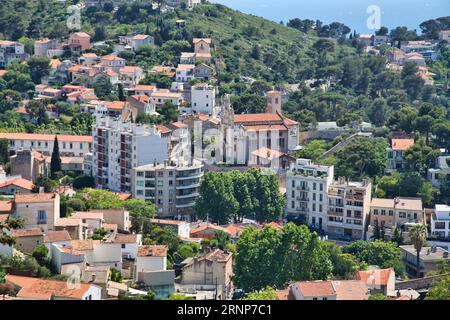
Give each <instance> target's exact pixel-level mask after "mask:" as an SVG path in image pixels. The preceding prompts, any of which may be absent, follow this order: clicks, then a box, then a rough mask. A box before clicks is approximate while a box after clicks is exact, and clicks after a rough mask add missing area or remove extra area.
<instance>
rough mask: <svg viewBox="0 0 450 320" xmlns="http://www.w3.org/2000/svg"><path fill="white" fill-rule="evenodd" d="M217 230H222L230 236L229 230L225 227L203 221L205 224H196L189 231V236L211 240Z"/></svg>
mask: <svg viewBox="0 0 450 320" xmlns="http://www.w3.org/2000/svg"><path fill="white" fill-rule="evenodd" d="M217 231H223V232H225V233H228V234H229V235H230V236H231V235H232V233H231V232H230V231H229V230H227V229H226V228H223V227H221V226H218V225H216V224H211V223H205V224H202V225H200V226H198V227H197V228H195V229H192V230H191V232H190V236H191V237H192V238H202V239H209V240H211V239H213V238H214V236H215V233H216V232H217Z"/></svg>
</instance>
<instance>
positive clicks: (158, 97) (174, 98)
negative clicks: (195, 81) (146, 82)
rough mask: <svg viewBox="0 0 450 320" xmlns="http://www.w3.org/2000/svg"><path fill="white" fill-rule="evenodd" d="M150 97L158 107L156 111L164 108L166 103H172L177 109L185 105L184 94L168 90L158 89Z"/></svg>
mask: <svg viewBox="0 0 450 320" xmlns="http://www.w3.org/2000/svg"><path fill="white" fill-rule="evenodd" d="M150 97H151V98H152V102H153V104H154V105H155V107H156V111H158V110H159V109H160V108H163V107H164V105H165V103H166V102H170V103H172V104H173V105H174V106H176V107H178V108H179V107H180V106H181V104H182V103H183V94H182V93H179V92H172V91H170V90H168V89H158V90H156V91H155V92H153V93H152V94H151V95H150Z"/></svg>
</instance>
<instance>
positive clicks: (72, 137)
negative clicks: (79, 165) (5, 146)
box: [0, 132, 92, 143]
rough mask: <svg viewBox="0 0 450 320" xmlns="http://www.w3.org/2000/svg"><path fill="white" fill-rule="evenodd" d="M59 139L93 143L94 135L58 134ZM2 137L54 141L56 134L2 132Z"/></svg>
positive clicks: (0, 136) (0, 137)
mask: <svg viewBox="0 0 450 320" xmlns="http://www.w3.org/2000/svg"><path fill="white" fill-rule="evenodd" d="M56 136H57V137H58V141H60V142H61V141H62V142H88V143H92V136H76V135H63V134H60V135H56ZM0 139H8V140H34V141H54V140H55V135H54V134H38V133H16V132H14V133H13V132H11V133H7V132H1V133H0Z"/></svg>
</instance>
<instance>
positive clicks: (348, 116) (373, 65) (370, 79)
mask: <svg viewBox="0 0 450 320" xmlns="http://www.w3.org/2000/svg"><path fill="white" fill-rule="evenodd" d="M76 2H77V1H72V2H70V1H67V3H66V4H61V2H57V1H52V0H31V1H24V0H3V1H2V10H1V11H0V38H5V39H11V40H19V41H21V42H23V43H25V44H26V50H28V51H29V52H30V53H32V51H33V39H38V38H43V37H50V38H62V37H64V36H67V34H69V33H70V31H69V30H68V29H67V26H66V23H65V19H66V18H67V16H68V14H67V13H66V7H67V6H69V5H71V4H73V3H76ZM99 3H100V5H99V6H95V7H89V8H84V9H83V10H82V11H81V12H82V16H81V22H82V27H81V30H82V31H85V32H88V33H89V34H91V35H92V36H93V40H94V41H104V40H105V41H106V42H107V43H108V42H109V40H112V39H116V38H117V36H119V35H126V34H129V33H133V32H141V33H149V34H152V35H153V36H154V37H155V41H156V44H157V45H158V46H157V47H146V48H143V49H141V50H139V51H137V52H135V53H133V52H121V53H120V55H121V56H122V57H124V58H126V60H127V63H128V64H131V65H139V66H141V67H143V68H144V70H149V69H150V68H151V67H153V66H154V65H158V64H163V65H173V66H176V65H177V63H178V58H179V55H180V53H181V52H182V51H190V50H192V44H191V43H192V38H194V37H211V38H212V39H213V46H214V48H215V50H214V53H213V63H214V64H215V66H216V69H217V73H218V74H217V77H218V80H219V87H220V90H219V91H220V93H221V94H223V93H231V94H234V97H233V100H232V101H233V105H234V108H235V110H236V112H238V113H241V112H261V111H262V110H264V104H265V101H264V98H263V97H262V95H263V93H264V92H265V91H266V90H267V89H268V88H270V87H271V86H274V85H275V86H281V87H283V86H284V87H286V85H287V84H296V85H298V89H297V90H296V92H295V93H293V94H291V95H290V96H289V100H288V101H286V102H285V104H284V106H283V109H284V112H285V113H286V114H287V115H289V116H290V117H292V118H294V119H295V120H297V121H299V122H300V123H301V125H302V128H307V127H308V126H310V125H314V124H315V123H316V122H317V121H338V122H339V123H340V124H342V125H345V124H347V123H351V122H355V121H356V122H359V121H368V122H371V123H372V124H374V125H375V126H376V127H379V128H380V129H381V128H383V127H384V126H386V125H388V126H389V128H390V129H391V130H402V131H407V132H415V131H418V130H419V131H420V132H423V133H425V132H426V133H427V134H428V133H429V132H430V131H431V130H432V129H431V128H432V127H433V126H434V125H435V124H436V123H437V122H439V123H442V122H443V121H444V119H447V120H448V118H449V117H450V112H449V109H450V108H449V99H448V97H449V95H450V94H449V83H448V78H449V70H450V69H449V67H450V49H449V47H448V45H444V44H442V45H441V44H440V49H439V50H440V58H439V59H438V60H436V61H434V62H432V61H428V62H427V63H428V67H429V70H430V71H431V72H432V74H433V78H434V79H433V80H434V85H425V82H424V80H423V79H422V78H421V77H420V76H419V75H418V74H417V69H416V68H415V67H414V66H405V68H404V69H403V71H402V72H397V71H396V70H390V69H387V68H386V61H387V60H386V56H385V52H386V51H387V50H390V48H389V47H387V46H386V47H382V48H380V54H378V55H374V54H369V53H367V52H366V51H365V50H364V46H363V45H362V44H361V42H360V41H358V39H357V36H358V35H357V34H355V33H351V30H350V29H349V28H348V27H346V26H345V25H344V24H342V23H339V22H334V23H331V24H330V25H324V24H323V23H322V22H320V21H311V20H300V19H293V20H291V21H289V22H287V26H285V25H282V24H280V23H275V22H271V21H269V20H266V19H263V18H259V17H255V16H252V15H247V14H243V13H240V12H237V11H234V10H231V9H229V8H227V7H225V6H222V5H217V4H204V5H199V6H197V7H195V9H194V10H192V11H190V10H184V9H175V10H173V9H166V8H163V9H160V8H158V7H154V6H152V4H151V2H150V1H133V2H130V3H127V4H124V5H120V6H119V7H114V5H113V3H112V2H109V1H107V0H106V1H101V2H99ZM179 19H184V20H186V27H185V28H179V27H177V25H176V21H177V20H179ZM421 27H422V29H423V31H424V33H423V34H424V36H430V37H435V36H436V35H437V31H438V30H440V29H444V28H448V27H449V19H448V17H446V18H440V19H436V20H430V21H428V22H426V23H423V24H422V25H421ZM380 32H383V33H388V32H389V30H387V29H386V28H384V29H383V30H380ZM390 35H391V37H392V38H393V39H397V40H405V39H407V40H411V39H419V37H420V36H418V35H417V34H416V32H415V31H411V30H407V29H406V30H405V28H402V27H398V28H396V29H393V30H391V32H390ZM110 50H111V51H112V47H111V49H110ZM111 51H109V52H111ZM109 52H108V50H99V52H97V53H98V54H107V53H109ZM69 58H76V57H74V56H73V55H72V56H69ZM311 79H321V81H315V84H313V85H316V86H318V85H323V84H326V85H327V89H326V90H313V89H314V88H311V86H309V85H306V84H305V81H306V80H311ZM144 82H146V83H149V82H157V83H158V86H159V87H167V86H169V85H170V79H155V78H154V77H153V78H152V77H150V78H148V79H145V81H144ZM313 82H314V81H313ZM424 103H428V104H432V105H433V108H431V107H429V106H428V105H425V106H423V104H424ZM430 109H433V112H434V113H433V114H434V115H439V116H437V117H436V116H433V119H432V120H433V121H432V123H429V121H428V122H427V121H425V120H427V119H428V120H429V118H426V119H423V120H424V121H425V122H426V123H425V124H424V122H421V123H419V122H416V121H415V120H414V119H415V118H416V117H418V116H426V117H428V116H429V115H430V112H431V111H430V112H429V111H427V110H430ZM435 109H436V110H435ZM421 110H422V111H421ZM413 120H414V123H413V122H412V121H413ZM445 123H448V122H445ZM441 127H442V126H441Z"/></svg>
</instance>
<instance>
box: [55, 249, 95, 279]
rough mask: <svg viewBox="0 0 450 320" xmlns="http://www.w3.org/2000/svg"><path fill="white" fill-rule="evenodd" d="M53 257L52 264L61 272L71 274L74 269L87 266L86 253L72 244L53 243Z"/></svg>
mask: <svg viewBox="0 0 450 320" xmlns="http://www.w3.org/2000/svg"><path fill="white" fill-rule="evenodd" d="M51 258H52V259H51V261H52V266H53V268H54V270H55V271H56V272H57V273H59V274H63V275H68V276H70V275H71V274H72V272H73V270H83V269H84V268H85V267H86V257H85V255H84V253H83V252H82V251H78V250H76V249H74V248H73V247H72V246H70V245H65V244H56V243H55V244H52V246H51Z"/></svg>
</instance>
